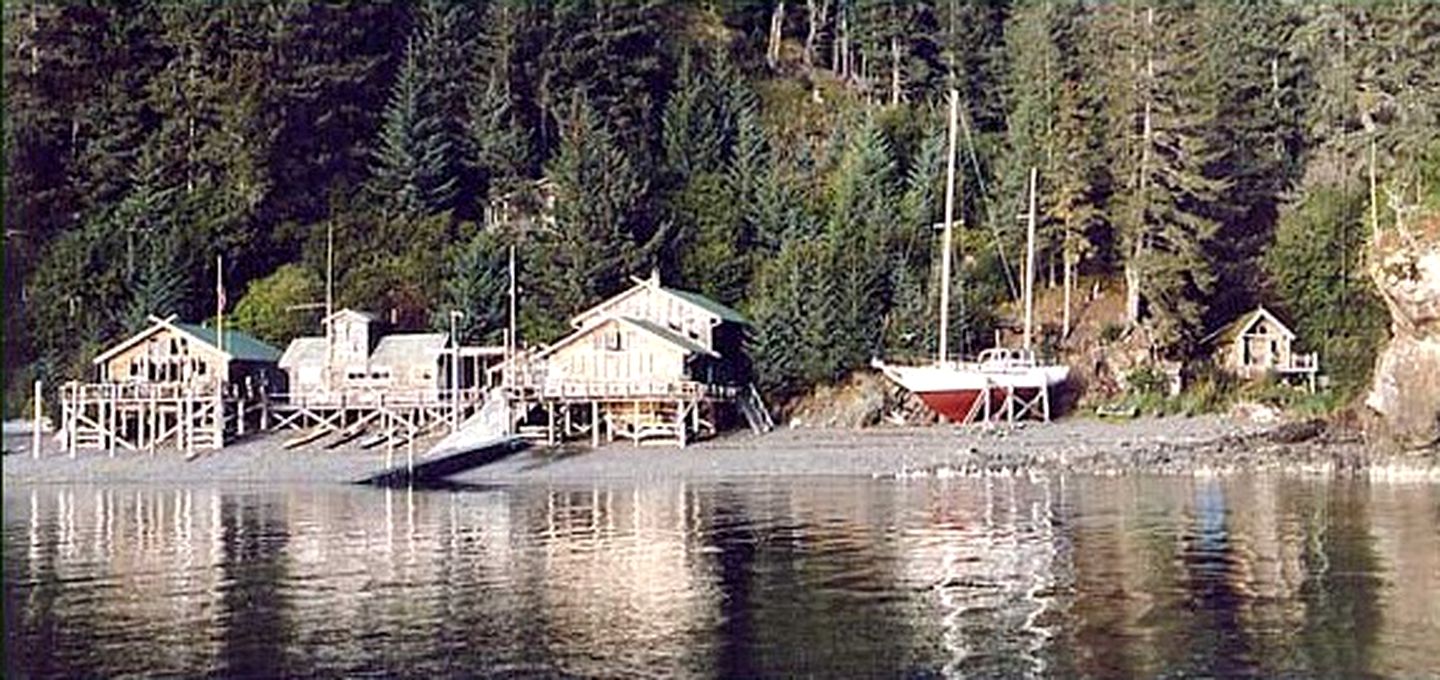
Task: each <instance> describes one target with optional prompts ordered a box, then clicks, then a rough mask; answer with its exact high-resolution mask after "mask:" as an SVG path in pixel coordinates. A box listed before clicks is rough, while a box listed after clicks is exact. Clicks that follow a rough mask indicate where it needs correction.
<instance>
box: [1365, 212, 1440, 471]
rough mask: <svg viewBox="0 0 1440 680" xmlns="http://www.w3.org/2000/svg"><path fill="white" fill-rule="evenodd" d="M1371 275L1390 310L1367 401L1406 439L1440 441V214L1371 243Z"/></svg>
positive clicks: (1408, 441) (1419, 442)
mask: <svg viewBox="0 0 1440 680" xmlns="http://www.w3.org/2000/svg"><path fill="white" fill-rule="evenodd" d="M1370 254H1371V257H1370V262H1371V266H1370V275H1371V277H1372V278H1373V279H1374V281H1375V285H1376V288H1378V289H1379V292H1380V295H1381V297H1382V298H1384V300H1385V304H1386V306H1387V307H1388V308H1389V310H1390V318H1391V324H1390V328H1391V333H1390V334H1391V338H1390V342H1389V343H1388V344H1387V345H1386V346H1385V348H1384V350H1382V351H1381V353H1380V357H1379V358H1378V359H1377V360H1376V365H1375V377H1374V384H1373V385H1372V386H1371V389H1370V394H1369V396H1368V397H1367V398H1366V400H1365V404H1366V405H1367V406H1369V407H1370V408H1372V409H1374V410H1375V411H1376V412H1378V413H1379V414H1380V415H1381V417H1382V419H1383V421H1384V422H1385V425H1386V428H1387V429H1388V430H1389V432H1390V434H1392V435H1394V436H1395V437H1396V438H1397V439H1398V440H1399V441H1401V442H1402V443H1406V444H1410V445H1422V446H1423V445H1431V446H1433V445H1435V444H1436V443H1437V442H1440V216H1433V217H1431V218H1430V220H1429V221H1428V223H1424V226H1423V228H1421V229H1419V230H1415V231H1411V232H1408V233H1388V234H1386V235H1385V237H1384V238H1382V239H1380V240H1379V241H1378V242H1377V243H1376V244H1375V245H1374V247H1373V248H1372V249H1371V253H1370Z"/></svg>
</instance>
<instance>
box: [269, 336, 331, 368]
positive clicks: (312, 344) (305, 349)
mask: <svg viewBox="0 0 1440 680" xmlns="http://www.w3.org/2000/svg"><path fill="white" fill-rule="evenodd" d="M325 363H326V357H325V338H295V339H294V340H291V341H290V345H289V346H288V347H286V348H285V353H284V354H282V355H280V367H281V368H291V367H294V366H311V365H319V366H324V365H325Z"/></svg>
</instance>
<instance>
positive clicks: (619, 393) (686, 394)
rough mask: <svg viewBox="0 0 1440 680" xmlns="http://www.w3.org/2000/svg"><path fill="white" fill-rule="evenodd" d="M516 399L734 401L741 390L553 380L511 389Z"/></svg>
mask: <svg viewBox="0 0 1440 680" xmlns="http://www.w3.org/2000/svg"><path fill="white" fill-rule="evenodd" d="M509 389H510V393H511V396H512V397H513V398H542V399H583V400H601V401H603V400H607V399H734V398H735V396H736V395H737V394H738V393H739V388H737V387H734V386H730V385H713V384H710V383H704V382H700V381H697V380H583V381H582V380H551V381H545V382H536V383H518V384H515V385H511V386H510V388H509Z"/></svg>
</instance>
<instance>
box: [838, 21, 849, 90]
mask: <svg viewBox="0 0 1440 680" xmlns="http://www.w3.org/2000/svg"><path fill="white" fill-rule="evenodd" d="M850 66H851V59H850V17H849V14H848V13H847V12H846V11H845V10H844V9H841V10H840V79H841V80H845V79H847V78H849V77H850Z"/></svg>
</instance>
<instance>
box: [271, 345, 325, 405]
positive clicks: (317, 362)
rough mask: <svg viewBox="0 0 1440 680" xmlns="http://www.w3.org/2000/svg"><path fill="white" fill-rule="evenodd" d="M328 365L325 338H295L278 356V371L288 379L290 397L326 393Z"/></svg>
mask: <svg viewBox="0 0 1440 680" xmlns="http://www.w3.org/2000/svg"><path fill="white" fill-rule="evenodd" d="M327 363H328V358H327V352H326V342H325V338H295V339H294V340H291V341H290V345H289V346H288V347H286V348H285V353H284V354H282V355H280V370H282V371H285V375H286V377H287V378H289V380H288V383H289V394H290V395H291V396H304V397H309V396H314V395H317V394H321V393H324V392H326V391H327V390H328V389H329V385H327V384H326V380H327V377H326V365H327Z"/></svg>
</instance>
